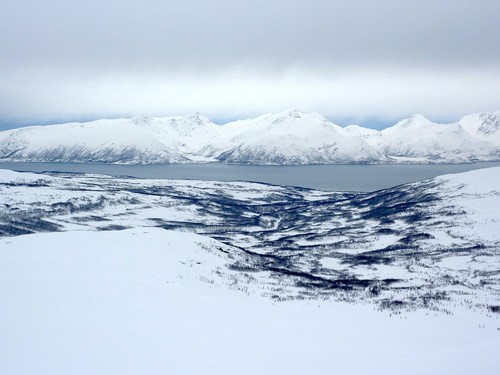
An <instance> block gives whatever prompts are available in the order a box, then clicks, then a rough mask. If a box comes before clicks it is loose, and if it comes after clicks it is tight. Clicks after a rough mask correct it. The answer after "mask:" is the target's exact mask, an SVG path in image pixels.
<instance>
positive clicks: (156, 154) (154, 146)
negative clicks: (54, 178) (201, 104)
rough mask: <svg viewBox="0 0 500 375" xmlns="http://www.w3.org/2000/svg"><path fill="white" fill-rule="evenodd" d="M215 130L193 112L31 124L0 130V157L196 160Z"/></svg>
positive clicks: (68, 160)
mask: <svg viewBox="0 0 500 375" xmlns="http://www.w3.org/2000/svg"><path fill="white" fill-rule="evenodd" d="M217 133H218V126H217V125H215V124H213V123H212V122H210V121H209V120H208V119H207V118H205V117H203V116H201V115H199V114H194V115H190V116H185V117H180V116H179V117H167V118H151V117H148V116H138V117H134V118H132V119H115V120H98V121H92V122H88V123H70V124H63V125H49V126H35V127H27V128H21V129H15V130H9V131H5V132H2V133H0V155H1V158H2V159H4V160H17V161H51V162H58V161H60V162H104V163H138V164H141V163H147V164H149V163H185V162H193V161H197V160H198V159H199V158H200V156H199V155H200V149H201V148H203V147H204V146H205V141H206V139H210V138H213V137H215V136H216V134H217ZM203 160H204V159H203Z"/></svg>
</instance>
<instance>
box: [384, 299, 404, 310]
mask: <svg viewBox="0 0 500 375" xmlns="http://www.w3.org/2000/svg"><path fill="white" fill-rule="evenodd" d="M406 307H409V304H408V302H405V301H401V300H397V299H396V300H389V299H385V300H382V301H380V308H381V309H383V310H401V309H403V308H406Z"/></svg>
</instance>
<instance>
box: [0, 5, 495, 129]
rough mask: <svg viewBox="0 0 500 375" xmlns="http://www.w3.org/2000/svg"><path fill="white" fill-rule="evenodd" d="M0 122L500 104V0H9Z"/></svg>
mask: <svg viewBox="0 0 500 375" xmlns="http://www.w3.org/2000/svg"><path fill="white" fill-rule="evenodd" d="M0 5H1V8H0V9H1V13H0V128H3V129H5V128H9V127H14V126H20V125H26V124H34V123H50V122H61V121H69V120H87V119H95V118H102V117H108V118H109V117H111V118H112V117H131V116H134V115H136V114H149V115H153V116H168V115H181V114H188V113H193V112H201V113H203V114H205V115H206V116H208V117H209V118H211V119H213V120H215V121H216V122H219V123H220V122H224V121H226V120H229V119H235V118H248V117H252V116H256V115H260V114H263V113H266V112H277V111H282V110H285V109H300V110H304V111H317V112H319V113H321V114H322V115H324V116H326V117H327V118H329V119H331V120H333V121H334V122H336V123H339V124H340V125H346V124H348V123H360V124H363V125H372V126H376V127H377V126H378V127H381V126H383V125H390V124H392V122H395V121H396V120H397V119H400V118H402V117H406V116H408V115H410V114H412V113H422V114H424V115H426V116H427V117H429V118H430V119H432V120H434V121H454V120H458V119H459V118H460V117H461V116H462V115H465V114H469V113H475V112H481V111H495V110H499V109H500V22H499V18H500V1H498V0H475V1H472V0H432V1H428V0H413V1H406V0H398V1H396V0H392V1H389V0H377V1H373V0H348V1H334V0H329V1H323V0H308V1H305V0H252V1H246V0H243V1H238V0H192V1H190V0H182V1H180V0H169V1H159V0H156V1H151V0H141V1H136V0H119V1H118V0H110V1H102V0H99V1H97V0H85V1H83V0H80V1H72V0H44V1H40V0H32V1H29V0H12V1H11V0H0Z"/></svg>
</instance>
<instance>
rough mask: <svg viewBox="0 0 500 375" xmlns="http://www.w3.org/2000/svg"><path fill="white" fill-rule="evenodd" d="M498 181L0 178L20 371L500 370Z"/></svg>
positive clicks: (484, 174) (6, 306)
mask: <svg viewBox="0 0 500 375" xmlns="http://www.w3.org/2000/svg"><path fill="white" fill-rule="evenodd" d="M499 219H500V168H487V169H481V170H475V171H471V172H466V173H461V174H456V175H446V176H441V177H438V178H435V179H431V180H427V181H421V182H416V183H411V184H406V185H401V186H398V187H394V188H391V189H384V190H380V191H377V192H371V193H362V194H361V193H360V194H357V193H328V192H320V191H314V190H308V189H301V188H292V187H279V186H272V185H263V184H256V183H244V182H234V183H226V182H215V181H214V182H212V181H170V180H140V179H132V178H111V177H107V176H99V175H76V174H52V175H47V174H32V173H18V172H13V171H8V170H0V301H2V308H1V309H0V331H1V333H2V334H1V338H0V364H1V368H2V372H5V373H8V374H51V375H53V374H67V373H71V374H88V373H92V374H137V373H147V374H165V373H172V374H180V373H204V374H235V373H237V374H254V373H269V372H272V373H275V374H303V373H315V374H332V373H336V374H351V373H371V374H400V373H405V374H424V373H435V372H436V371H438V372H439V373H453V374H470V373H472V372H474V373H481V374H497V373H498V372H499V370H500V367H499V365H498V361H497V360H496V356H497V352H498V347H499V345H500V334H499V332H500V321H499V318H500V253H499V251H500V231H499V230H498V228H499V222H500V221H499Z"/></svg>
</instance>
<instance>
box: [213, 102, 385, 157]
mask: <svg viewBox="0 0 500 375" xmlns="http://www.w3.org/2000/svg"><path fill="white" fill-rule="evenodd" d="M222 130H223V131H222V133H221V136H220V138H219V139H217V140H215V142H216V143H215V148H216V149H218V150H223V151H222V152H220V151H219V152H218V155H217V159H218V160H220V161H224V162H229V163H242V164H327V163H360V162H364V163H367V162H377V161H380V160H381V159H382V155H380V154H379V153H378V152H376V151H375V150H374V149H372V148H371V147H370V146H369V145H368V144H366V142H364V141H363V140H360V139H356V138H353V137H349V136H346V135H345V134H344V132H343V130H342V128H341V127H339V126H337V125H335V124H333V123H331V122H329V121H328V120H326V119H325V118H324V117H322V116H320V115H319V114H317V113H304V112H299V111H286V112H281V113H276V114H267V115H263V116H260V117H258V118H256V119H252V120H243V121H236V122H232V123H228V124H226V125H224V126H223V128H222Z"/></svg>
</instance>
